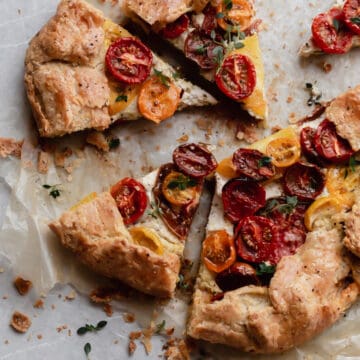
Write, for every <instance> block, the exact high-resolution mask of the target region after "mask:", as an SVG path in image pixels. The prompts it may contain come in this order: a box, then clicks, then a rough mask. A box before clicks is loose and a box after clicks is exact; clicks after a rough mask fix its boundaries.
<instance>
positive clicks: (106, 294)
mask: <svg viewBox="0 0 360 360" xmlns="http://www.w3.org/2000/svg"><path fill="white" fill-rule="evenodd" d="M129 291H130V290H129V289H126V288H125V286H124V287H123V288H113V287H99V288H97V289H94V290H93V291H92V292H91V293H90V300H91V301H92V302H94V303H96V304H104V303H109V302H110V301H112V300H113V299H114V300H122V299H124V298H125V297H128V296H129Z"/></svg>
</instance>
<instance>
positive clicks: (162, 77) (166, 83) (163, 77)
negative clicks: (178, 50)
mask: <svg viewBox="0 0 360 360" xmlns="http://www.w3.org/2000/svg"><path fill="white" fill-rule="evenodd" d="M154 73H155V75H156V76H157V77H158V78H159V80H160V82H161V83H162V84H163V85H164V86H165V87H166V88H167V89H169V88H170V81H171V80H170V79H169V77H168V76H166V75H164V74H163V73H162V71H160V70H157V69H155V68H154Z"/></svg>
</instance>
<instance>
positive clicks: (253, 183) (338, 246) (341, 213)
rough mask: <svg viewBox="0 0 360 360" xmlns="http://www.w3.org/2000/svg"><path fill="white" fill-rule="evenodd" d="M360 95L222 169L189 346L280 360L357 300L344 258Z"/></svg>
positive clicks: (359, 179) (351, 222)
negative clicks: (217, 346)
mask: <svg viewBox="0 0 360 360" xmlns="http://www.w3.org/2000/svg"><path fill="white" fill-rule="evenodd" d="M359 95H360V87H357V88H355V89H353V90H350V91H348V92H347V93H345V94H343V95H341V96H339V97H338V98H337V99H335V100H334V101H332V102H331V104H330V105H329V106H328V108H327V109H326V112H325V118H324V119H321V121H320V120H318V121H317V122H314V123H311V124H306V125H305V126H302V127H301V128H287V129H284V130H281V131H279V132H278V133H275V134H273V135H271V136H269V137H267V138H265V139H263V140H260V141H259V142H257V143H255V144H253V145H252V146H251V147H250V148H240V149H238V150H236V151H235V152H234V154H233V156H232V157H231V158H228V159H225V160H223V161H222V162H220V163H219V165H218V167H217V170H216V191H215V195H214V198H213V202H212V208H211V212H210V216H209V221H208V225H207V235H206V238H205V240H204V242H203V244H202V253H201V266H200V270H199V274H198V278H197V282H196V289H195V293H194V297H193V304H192V309H191V313H190V318H189V321H188V334H189V335H190V336H192V337H193V338H196V339H203V340H207V341H210V342H213V343H221V344H226V345H230V346H233V347H236V348H240V349H242V350H245V351H249V352H255V353H276V352H283V351H285V350H287V349H290V348H292V347H294V346H297V345H299V344H301V343H303V342H304V341H306V340H308V339H311V338H313V337H314V336H315V335H317V334H318V333H320V332H321V331H323V330H324V329H326V328H327V327H329V326H330V325H331V324H333V323H334V322H335V321H336V320H338V319H339V318H340V317H341V316H342V315H343V314H344V311H345V310H346V309H348V308H349V307H350V306H351V305H352V304H353V303H354V302H355V301H356V300H357V297H358V295H359V286H358V285H360V283H359V282H358V281H359V279H358V276H357V270H356V263H357V262H358V261H356V260H354V257H353V255H352V254H351V253H350V252H352V253H353V254H360V252H359V250H360V235H359V233H357V232H356V230H359V229H360V221H359V218H358V216H359V204H360V166H359V164H360V162H359V161H358V159H357V156H358V153H356V151H359V150H360V146H359V145H360V144H359V143H358V141H359V140H358V139H359V138H357V139H356V140H355V136H356V135H355V134H358V132H359V122H360V116H359V109H360V98H359ZM355 99H356V100H355ZM346 114H352V115H353V117H352V118H350V117H349V118H348V120H347V121H346V120H345V119H347V117H346ZM355 114H357V117H356V119H355ZM340 134H341V135H342V136H343V137H341V136H340ZM348 250H350V251H348Z"/></svg>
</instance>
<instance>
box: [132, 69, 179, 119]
mask: <svg viewBox="0 0 360 360" xmlns="http://www.w3.org/2000/svg"><path fill="white" fill-rule="evenodd" d="M179 102H180V89H179V88H178V87H177V86H176V85H175V84H174V83H173V82H172V81H171V80H170V79H167V80H166V84H164V83H162V81H161V80H160V78H159V76H157V75H154V76H151V77H150V78H149V79H147V80H146V81H145V82H144V83H143V85H142V87H141V90H140V94H139V99H138V108H139V111H140V113H141V114H142V115H143V116H144V117H145V118H146V119H148V120H151V121H154V122H155V123H157V124H159V123H160V122H161V121H163V120H165V119H167V118H169V117H171V116H172V115H173V114H174V113H175V111H176V109H177V108H178V105H179Z"/></svg>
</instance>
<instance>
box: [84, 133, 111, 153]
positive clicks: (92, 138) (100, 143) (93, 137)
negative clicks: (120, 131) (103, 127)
mask: <svg viewBox="0 0 360 360" xmlns="http://www.w3.org/2000/svg"><path fill="white" fill-rule="evenodd" d="M86 142H87V143H88V144H90V145H93V146H95V147H96V148H97V149H98V150H101V151H103V152H109V150H110V146H109V142H108V141H107V139H106V136H105V134H104V133H102V132H100V131H92V132H91V133H90V134H89V135H88V136H87V137H86Z"/></svg>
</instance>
